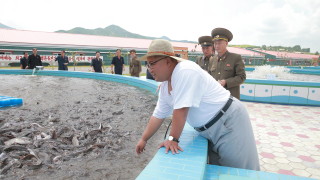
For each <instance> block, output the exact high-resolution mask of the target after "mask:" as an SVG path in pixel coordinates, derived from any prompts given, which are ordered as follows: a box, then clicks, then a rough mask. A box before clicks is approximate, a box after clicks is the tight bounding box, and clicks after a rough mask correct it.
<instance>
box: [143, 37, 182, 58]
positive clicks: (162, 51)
mask: <svg viewBox="0 0 320 180" xmlns="http://www.w3.org/2000/svg"><path fill="white" fill-rule="evenodd" d="M151 56H168V57H171V58H173V59H176V60H178V61H185V60H186V59H182V58H180V57H177V56H175V54H174V50H173V47H172V44H171V43H170V42H169V41H168V40H164V39H155V40H153V41H152V42H151V44H150V45H149V48H148V52H147V54H146V55H144V56H142V57H140V58H138V60H139V61H147V58H148V57H151Z"/></svg>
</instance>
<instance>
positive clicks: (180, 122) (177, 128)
mask: <svg viewBox="0 0 320 180" xmlns="http://www.w3.org/2000/svg"><path fill="white" fill-rule="evenodd" d="M188 111H189V108H181V109H175V110H174V111H173V116H172V127H171V131H170V136H173V137H175V138H177V139H179V138H180V135H181V133H182V130H183V127H184V125H185V123H186V119H187V115H188Z"/></svg>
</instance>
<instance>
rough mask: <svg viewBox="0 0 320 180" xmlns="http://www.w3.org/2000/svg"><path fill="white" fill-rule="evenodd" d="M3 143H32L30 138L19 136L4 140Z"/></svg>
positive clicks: (7, 144) (8, 144)
mask: <svg viewBox="0 0 320 180" xmlns="http://www.w3.org/2000/svg"><path fill="white" fill-rule="evenodd" d="M4 144H5V145H6V146H11V145H12V144H32V141H31V139H30V138H27V137H20V138H13V139H10V140H8V141H5V142H4Z"/></svg>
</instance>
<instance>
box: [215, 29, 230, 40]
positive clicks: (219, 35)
mask: <svg viewBox="0 0 320 180" xmlns="http://www.w3.org/2000/svg"><path fill="white" fill-rule="evenodd" d="M211 36H212V40H213V41H215V40H220V39H221V40H225V41H228V42H230V41H231V40H232V38H233V35H232V33H231V32H230V31H229V30H228V29H225V28H215V29H213V30H212V31H211Z"/></svg>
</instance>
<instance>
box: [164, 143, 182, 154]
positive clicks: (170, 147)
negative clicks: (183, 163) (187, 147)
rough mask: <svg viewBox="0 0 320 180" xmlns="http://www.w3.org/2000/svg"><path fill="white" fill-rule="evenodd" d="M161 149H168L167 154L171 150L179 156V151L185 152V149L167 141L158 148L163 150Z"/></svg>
mask: <svg viewBox="0 0 320 180" xmlns="http://www.w3.org/2000/svg"><path fill="white" fill-rule="evenodd" d="M161 147H165V148H166V153H168V152H169V150H170V151H171V152H172V154H176V153H177V154H178V153H179V150H180V151H183V149H182V148H181V147H180V146H179V145H178V143H177V142H175V141H169V140H166V141H164V142H162V143H161V144H160V145H159V147H158V148H161Z"/></svg>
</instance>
